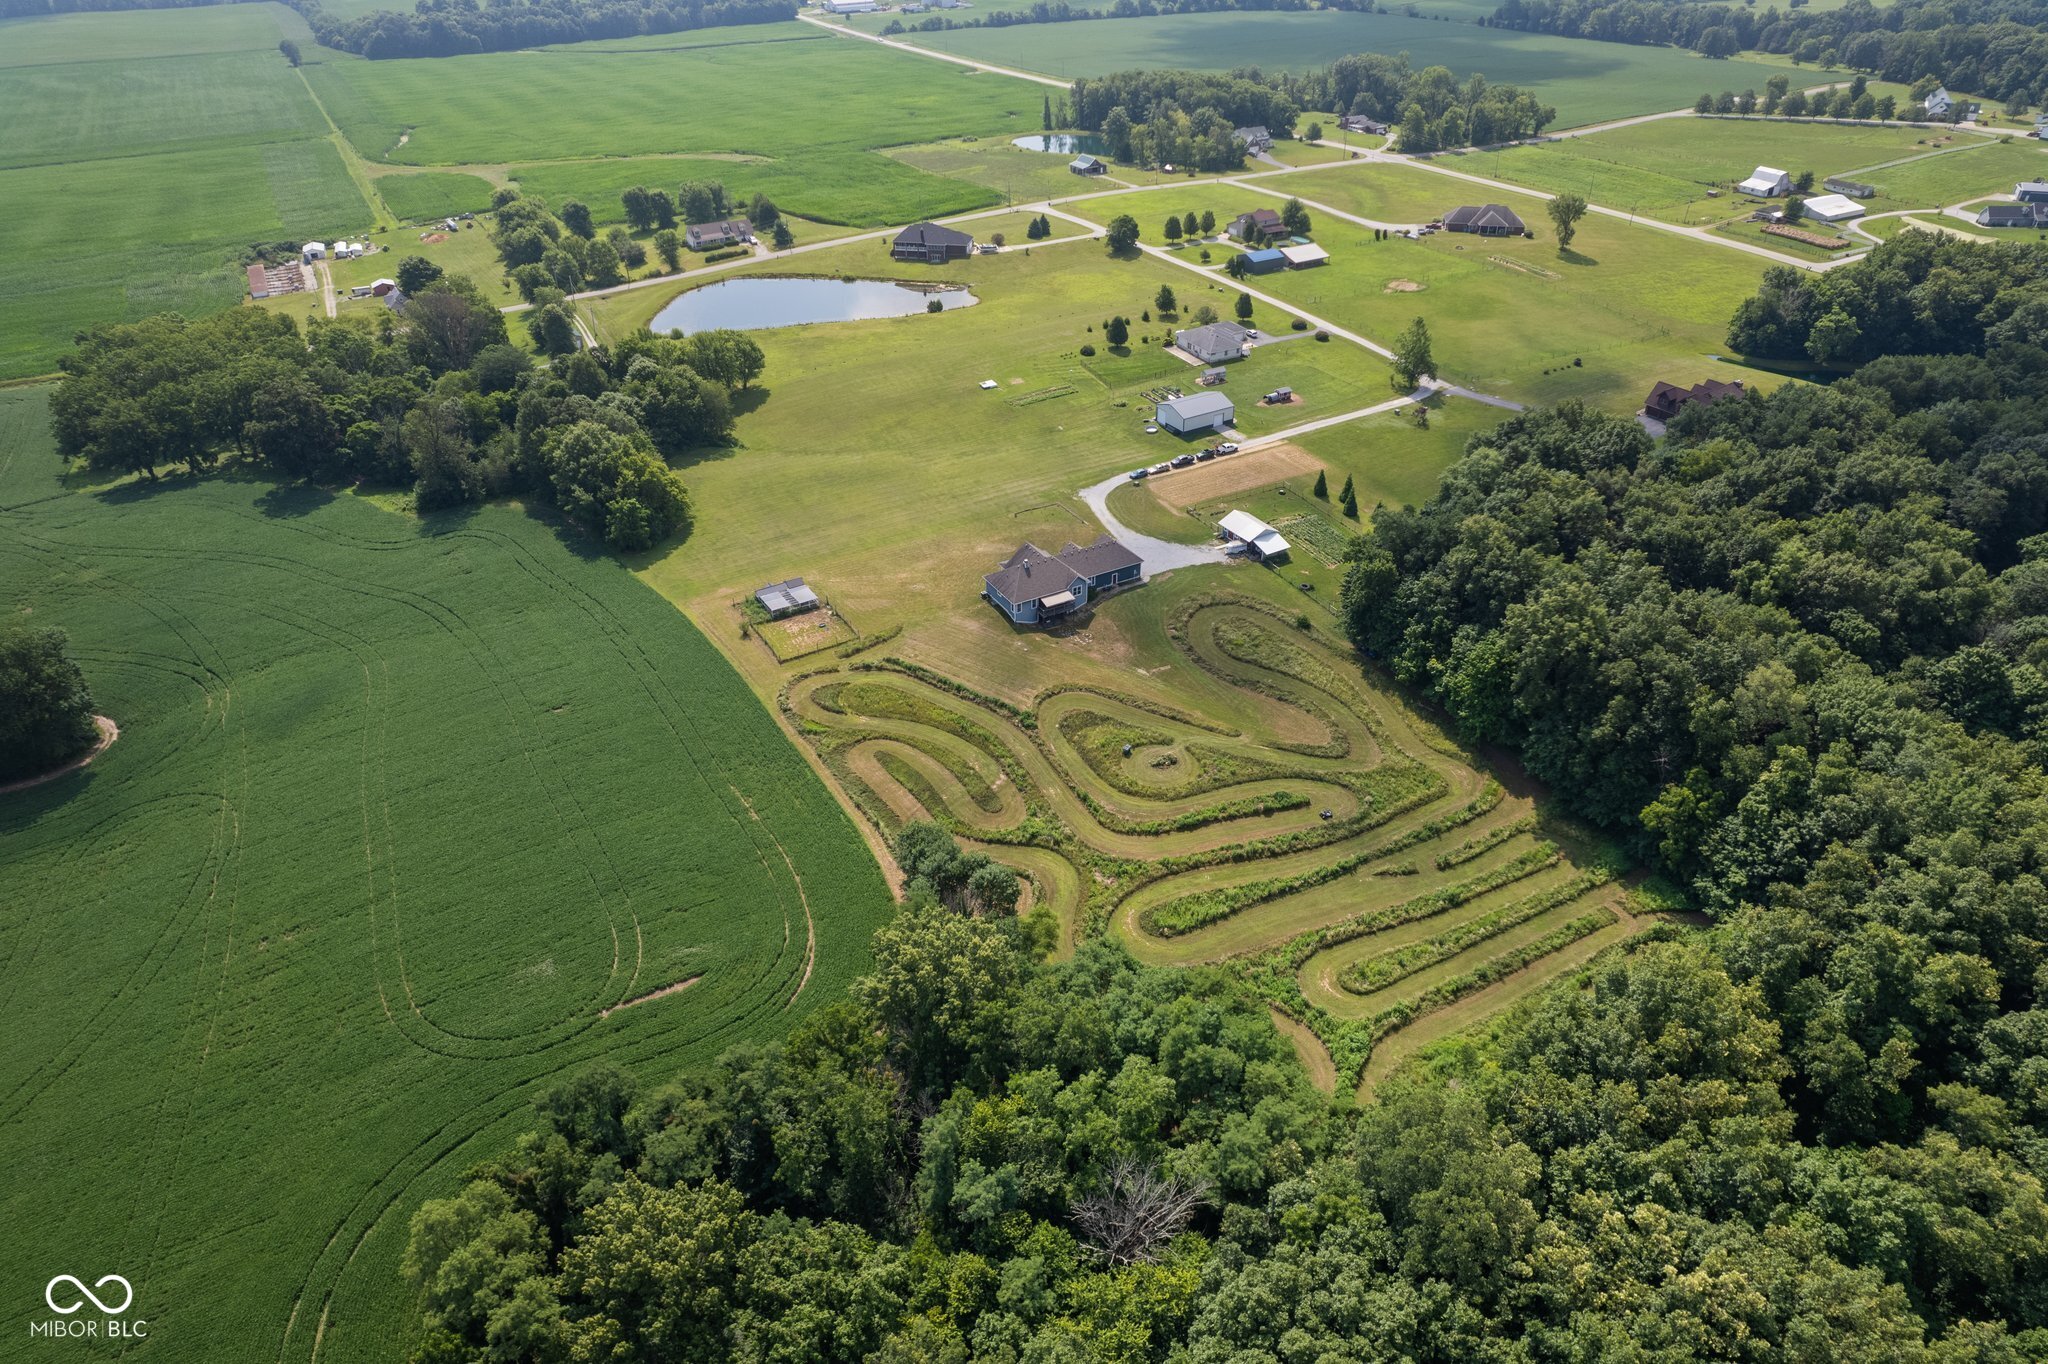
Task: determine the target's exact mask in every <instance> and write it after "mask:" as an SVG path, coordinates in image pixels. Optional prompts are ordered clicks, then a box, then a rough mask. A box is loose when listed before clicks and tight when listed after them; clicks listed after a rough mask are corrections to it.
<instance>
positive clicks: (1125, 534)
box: [1081, 474, 1226, 578]
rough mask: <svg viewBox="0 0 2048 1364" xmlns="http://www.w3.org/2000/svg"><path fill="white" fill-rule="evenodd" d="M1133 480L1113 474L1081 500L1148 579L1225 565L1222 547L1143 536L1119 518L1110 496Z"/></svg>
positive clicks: (1086, 492) (1083, 495)
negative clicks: (1131, 554)
mask: <svg viewBox="0 0 2048 1364" xmlns="http://www.w3.org/2000/svg"><path fill="white" fill-rule="evenodd" d="M1128 482H1130V479H1129V478H1127V477H1126V476H1125V475H1123V474H1113V475H1111V476H1110V477H1108V478H1105V479H1103V480H1102V482H1100V483H1098V484H1096V485H1095V486H1094V487H1092V488H1083V489H1082V490H1081V500H1082V501H1083V502H1086V503H1087V504H1088V509H1089V510H1090V511H1092V512H1094V513H1095V518H1096V520H1098V521H1100V522H1102V528H1103V529H1104V530H1106V531H1108V532H1109V533H1110V534H1111V535H1113V536H1115V537H1116V538H1117V540H1118V541H1119V542H1120V543H1121V544H1122V545H1123V547H1124V548H1125V549H1128V550H1130V551H1131V552H1133V553H1134V554H1136V555H1137V556H1138V559H1139V561H1140V566H1141V568H1142V570H1143V572H1144V574H1145V576H1146V577H1148V578H1150V577H1153V576H1154V575H1156V574H1160V573H1170V572H1172V571H1173V570H1174V569H1176V568H1199V567H1200V566H1202V565H1203V564H1220V563H1224V562H1226V557H1225V555H1224V553H1223V546H1221V545H1177V544H1175V543H1174V542H1173V541H1171V540H1161V539H1159V538H1158V537H1157V536H1153V535H1141V534H1139V533H1138V532H1137V531H1134V530H1132V529H1131V528H1130V527H1129V526H1127V525H1125V524H1124V523H1123V522H1121V521H1119V520H1117V519H1116V517H1115V515H1114V514H1112V513H1111V512H1110V510H1109V495H1110V494H1111V493H1112V492H1114V491H1115V490H1116V489H1118V488H1120V487H1122V486H1123V485H1124V484H1126V483H1128Z"/></svg>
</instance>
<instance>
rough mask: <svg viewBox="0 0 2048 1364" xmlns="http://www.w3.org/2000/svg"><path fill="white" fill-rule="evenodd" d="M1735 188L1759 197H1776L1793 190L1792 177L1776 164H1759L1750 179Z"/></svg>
mask: <svg viewBox="0 0 2048 1364" xmlns="http://www.w3.org/2000/svg"><path fill="white" fill-rule="evenodd" d="M1735 188H1736V189H1738V190H1740V191H1741V192H1742V193H1744V194H1754V195H1755V196H1756V197H1757V198H1759V199H1776V198H1779V197H1781V196H1783V195H1786V194H1790V193H1791V192H1792V177H1791V176H1789V175H1787V174H1786V173H1785V172H1784V171H1781V170H1779V169H1778V168H1777V167H1776V166H1758V167H1757V168H1756V171H1755V172H1754V173H1753V174H1752V175H1751V176H1750V177H1749V179H1747V180H1744V181H1743V182H1742V183H1741V184H1739V185H1737V186H1736V187H1735Z"/></svg>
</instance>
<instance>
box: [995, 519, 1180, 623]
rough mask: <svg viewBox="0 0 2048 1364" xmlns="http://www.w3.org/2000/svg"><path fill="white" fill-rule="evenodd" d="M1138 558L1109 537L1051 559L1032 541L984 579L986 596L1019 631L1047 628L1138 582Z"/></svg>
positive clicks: (1066, 551)
mask: <svg viewBox="0 0 2048 1364" xmlns="http://www.w3.org/2000/svg"><path fill="white" fill-rule="evenodd" d="M1142 571H1143V569H1142V565H1141V564H1140V562H1139V560H1138V556H1137V555H1135V554H1133V553H1131V552H1130V551H1129V550H1128V549H1125V548H1124V547H1123V546H1122V545H1120V544H1118V543H1117V542H1116V541H1115V540H1112V539H1111V538H1110V537H1109V536H1107V535H1105V536H1103V537H1102V538H1101V539H1099V540H1097V541H1096V542H1095V543H1094V544H1092V545H1087V546H1085V547H1084V546H1081V545H1076V544H1071V543H1070V544H1068V545H1067V547H1066V548H1065V549H1062V550H1061V551H1060V552H1059V553H1058V554H1048V553H1047V552H1046V551H1044V550H1042V549H1040V548H1039V547H1038V546H1037V545H1034V544H1031V543H1029V542H1028V541H1027V542H1026V543H1025V544H1023V545H1020V546H1018V548H1017V552H1016V553H1015V554H1012V555H1011V556H1010V557H1009V558H1007V559H1005V560H1003V564H1002V567H1000V568H998V569H997V570H996V571H995V572H993V573H990V574H986V575H984V576H983V578H982V580H981V581H982V595H983V596H984V597H986V598H988V600H989V601H990V602H991V603H992V604H993V605H994V606H995V608H996V609H997V610H998V611H1001V612H1002V613H1003V614H1004V615H1005V616H1008V617H1009V618H1010V621H1011V623H1012V624H1016V625H1049V624H1051V623H1052V622H1054V621H1056V620H1060V619H1062V618H1064V617H1066V616H1070V615H1072V614H1073V613H1074V612H1076V611H1078V610H1080V609H1081V608H1082V607H1084V606H1086V605H1087V604H1088V602H1089V600H1090V599H1091V598H1092V597H1094V596H1097V595H1099V594H1101V593H1104V592H1109V591H1113V590H1114V589H1116V588H1118V587H1123V586H1127V585H1128V584H1131V583H1134V582H1136V581H1138V578H1139V575H1140V573H1141V572H1142Z"/></svg>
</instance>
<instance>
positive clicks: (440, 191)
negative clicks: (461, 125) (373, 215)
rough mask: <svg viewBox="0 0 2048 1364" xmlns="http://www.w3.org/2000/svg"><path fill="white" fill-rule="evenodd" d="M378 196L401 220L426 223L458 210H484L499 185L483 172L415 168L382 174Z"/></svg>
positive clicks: (471, 211) (489, 204)
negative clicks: (464, 173)
mask: <svg viewBox="0 0 2048 1364" xmlns="http://www.w3.org/2000/svg"><path fill="white" fill-rule="evenodd" d="M376 185H377V197H379V198H380V199H382V200H383V201H384V206H385V207H386V208H388V209H390V210H391V212H392V215H393V216H394V217H396V218H397V219H398V220H399V221H400V222H406V223H427V222H434V221H436V220H437V219H441V218H446V217H449V216H450V215H452V214H457V213H481V212H483V211H484V210H485V209H487V208H489V207H490V206H491V195H492V194H494V193H496V192H497V189H498V187H497V186H496V185H494V184H492V183H491V182H490V181H489V180H486V179H484V178H483V177H482V176H481V175H462V174H457V173H451V172H449V171H413V172H401V173H398V174H395V175H380V176H378V177H377V180H376Z"/></svg>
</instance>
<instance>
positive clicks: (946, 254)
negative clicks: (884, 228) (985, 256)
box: [889, 223, 974, 265]
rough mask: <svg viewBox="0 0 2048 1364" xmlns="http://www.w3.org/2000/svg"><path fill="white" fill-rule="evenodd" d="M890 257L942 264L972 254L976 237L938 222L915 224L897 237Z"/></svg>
mask: <svg viewBox="0 0 2048 1364" xmlns="http://www.w3.org/2000/svg"><path fill="white" fill-rule="evenodd" d="M889 254H890V255H892V256H894V257H895V258H896V259H897V260H915V261H923V262H925V263H926V264H928V265H943V264H945V263H946V262H947V261H949V260H965V259H967V257H969V256H971V255H973V254H974V238H972V237H970V236H968V235H967V234H966V233H965V232H960V231H957V230H955V229H953V228H950V227H940V226H939V225H938V224H937V223H912V224H911V225H910V226H909V227H906V228H904V229H903V230H902V231H901V232H898V233H897V234H896V244H895V245H894V246H892V247H890V248H889Z"/></svg>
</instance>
